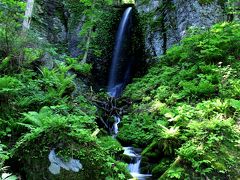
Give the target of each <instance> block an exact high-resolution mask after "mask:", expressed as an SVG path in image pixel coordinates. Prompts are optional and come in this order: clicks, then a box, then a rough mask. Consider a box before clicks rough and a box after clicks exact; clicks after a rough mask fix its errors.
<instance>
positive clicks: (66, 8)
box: [32, 0, 84, 57]
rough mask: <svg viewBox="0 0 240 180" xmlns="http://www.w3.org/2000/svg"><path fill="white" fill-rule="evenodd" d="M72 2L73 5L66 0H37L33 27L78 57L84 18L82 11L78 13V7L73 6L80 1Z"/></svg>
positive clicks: (43, 36) (47, 38) (45, 37)
mask: <svg viewBox="0 0 240 180" xmlns="http://www.w3.org/2000/svg"><path fill="white" fill-rule="evenodd" d="M71 3H72V6H70V5H69V3H68V2H66V1H64V0H63V1H62V0H36V2H35V6H34V14H33V18H32V29H34V31H36V32H37V33H38V34H39V36H40V37H41V38H43V39H46V40H47V41H48V42H50V43H53V44H60V45H62V48H66V49H68V51H69V54H70V55H71V56H73V57H77V56H78V55H79V54H80V53H81V51H80V49H79V48H78V45H79V43H80V37H79V32H80V30H81V27H82V24H83V21H84V18H83V17H82V16H81V13H82V11H79V12H78V13H76V12H75V11H77V10H78V9H74V8H73V6H74V3H79V2H78V1H77V0H72V1H71ZM76 19H77V20H76Z"/></svg>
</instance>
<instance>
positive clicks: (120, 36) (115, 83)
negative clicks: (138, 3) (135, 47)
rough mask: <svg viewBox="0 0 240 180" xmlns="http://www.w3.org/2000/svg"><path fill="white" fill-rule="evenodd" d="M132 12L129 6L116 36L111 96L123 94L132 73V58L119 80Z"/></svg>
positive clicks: (110, 87)
mask: <svg viewBox="0 0 240 180" xmlns="http://www.w3.org/2000/svg"><path fill="white" fill-rule="evenodd" d="M131 12H132V7H128V8H127V9H126V10H125V12H124V14H123V16H122V19H121V22H120V24H119V27H118V31H117V36H116V42H115V47H114V52H113V58H112V64H111V69H110V75H109V81H108V94H109V95H110V96H111V97H114V98H117V97H119V96H120V95H121V93H122V91H123V89H124V87H125V85H126V83H127V79H128V78H129V77H128V76H129V74H130V66H131V60H130V61H129V62H130V63H129V65H128V67H127V68H126V69H125V70H124V75H123V76H124V77H122V78H123V79H121V80H120V81H119V80H118V78H119V77H118V75H119V66H120V61H121V58H122V54H123V53H122V50H123V46H124V40H125V37H126V32H127V30H128V28H129V24H130V22H131Z"/></svg>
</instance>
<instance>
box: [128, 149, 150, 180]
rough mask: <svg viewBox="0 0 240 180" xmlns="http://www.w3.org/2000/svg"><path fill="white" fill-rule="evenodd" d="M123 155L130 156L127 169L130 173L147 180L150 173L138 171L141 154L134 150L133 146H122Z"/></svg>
mask: <svg viewBox="0 0 240 180" xmlns="http://www.w3.org/2000/svg"><path fill="white" fill-rule="evenodd" d="M123 149H124V153H123V154H125V155H127V156H129V157H131V159H132V160H131V162H130V163H129V165H128V169H129V171H130V173H131V175H132V176H133V177H134V178H137V179H138V180H147V179H150V178H151V177H152V175H151V174H141V172H140V164H141V155H140V154H138V153H137V152H136V151H137V149H135V148H133V147H124V148H123Z"/></svg>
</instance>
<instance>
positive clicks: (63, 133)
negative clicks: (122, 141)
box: [13, 107, 129, 179]
mask: <svg viewBox="0 0 240 180" xmlns="http://www.w3.org/2000/svg"><path fill="white" fill-rule="evenodd" d="M24 116H25V120H24V121H22V123H20V124H21V125H23V126H25V127H27V128H29V130H30V131H29V132H27V133H25V134H24V135H23V137H22V138H21V139H20V140H19V141H18V142H17V144H16V146H15V149H14V151H13V154H14V156H15V157H17V158H18V159H20V162H21V163H22V164H23V167H22V169H23V170H24V171H25V172H26V174H27V177H28V179H34V178H36V177H37V178H40V177H48V178H49V179H54V178H56V177H55V176H54V175H52V174H50V172H48V170H47V167H48V166H49V162H48V161H47V156H48V153H49V150H50V149H51V148H56V152H57V154H58V156H60V157H61V158H63V159H66V160H67V159H69V158H70V157H73V158H75V159H79V160H80V162H81V163H82V164H83V168H84V169H83V170H80V172H79V173H71V172H69V171H62V172H61V176H58V178H60V179H66V177H67V178H68V179H86V178H104V177H106V176H109V177H112V178H115V179H123V178H121V177H119V174H121V176H123V177H129V174H128V173H127V171H126V170H124V168H126V165H125V164H123V163H119V162H117V161H115V160H114V159H113V158H112V157H111V155H110V154H108V153H109V152H110V151H111V150H113V149H114V150H115V149H116V148H117V149H118V150H119V149H120V147H121V146H120V145H119V144H118V145H117V143H115V145H117V146H118V147H116V146H115V147H114V146H113V145H112V144H111V146H109V144H107V142H103V140H106V138H104V139H98V138H97V137H96V134H95V133H94V131H95V130H96V129H97V126H96V123H95V121H94V117H91V116H86V115H85V116H74V115H69V116H62V115H58V114H54V113H53V112H52V111H51V110H50V108H48V107H44V108H42V109H41V110H40V112H39V113H37V112H29V113H25V114H24ZM108 141H109V139H108ZM112 141H115V140H112ZM39 150H40V151H41V153H39V152H40V151H39ZM22 154H24V156H22ZM30 157H34V158H30ZM36 167H39V168H40V169H41V172H40V171H39V168H36ZM39 172H40V173H39Z"/></svg>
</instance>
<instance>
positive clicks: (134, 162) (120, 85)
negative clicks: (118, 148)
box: [108, 7, 152, 180]
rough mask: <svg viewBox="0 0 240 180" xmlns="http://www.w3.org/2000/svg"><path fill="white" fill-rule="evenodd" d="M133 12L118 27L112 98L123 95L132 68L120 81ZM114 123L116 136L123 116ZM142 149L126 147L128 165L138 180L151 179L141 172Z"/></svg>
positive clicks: (116, 117) (123, 18) (125, 72)
mask: <svg viewBox="0 0 240 180" xmlns="http://www.w3.org/2000/svg"><path fill="white" fill-rule="evenodd" d="M131 13H132V7H128V8H127V9H126V10H125V12H124V14H123V16H122V19H121V22H120V24H119V27H118V32H117V36H116V42H115V47H114V52H113V59H112V65H111V69H110V76H109V82H108V94H109V96H110V97H112V98H118V97H120V96H121V93H122V91H123V89H124V87H125V86H126V84H127V79H129V77H128V76H129V71H130V68H131V63H129V65H128V67H127V69H126V70H125V71H124V77H123V78H122V80H121V82H119V80H118V79H119V78H118V74H119V72H118V66H119V65H120V60H121V53H122V49H123V44H124V38H125V33H126V31H127V29H128V26H129V24H130V22H131ZM114 121H115V122H114V123H113V126H112V132H113V137H114V138H115V137H116V136H117V134H118V124H119V123H120V122H121V118H120V116H119V115H114ZM140 153H141V150H140V151H139V149H136V148H133V147H124V154H125V155H127V156H129V157H131V162H130V163H129V165H128V169H129V171H130V173H131V175H132V176H133V177H134V178H137V179H138V180H147V179H151V176H152V175H151V174H141V172H140V164H141V159H142V158H141V155H140Z"/></svg>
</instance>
